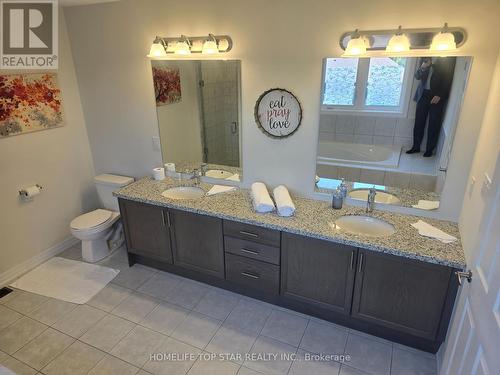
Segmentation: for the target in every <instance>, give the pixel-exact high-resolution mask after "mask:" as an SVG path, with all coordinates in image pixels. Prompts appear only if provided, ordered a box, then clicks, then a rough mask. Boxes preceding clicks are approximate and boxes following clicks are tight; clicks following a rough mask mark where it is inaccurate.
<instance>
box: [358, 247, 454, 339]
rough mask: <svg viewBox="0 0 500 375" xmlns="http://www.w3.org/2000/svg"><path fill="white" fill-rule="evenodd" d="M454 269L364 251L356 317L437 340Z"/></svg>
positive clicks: (360, 264)
mask: <svg viewBox="0 0 500 375" xmlns="http://www.w3.org/2000/svg"><path fill="white" fill-rule="evenodd" d="M450 276H451V268H449V267H445V266H440V265H435V264H430V263H424V262H419V261H415V260H411V259H407V258H402V257H397V256H392V255H386V254H377V253H374V252H372V251H367V250H360V251H359V257H358V264H357V275H356V285H355V288H354V297H353V306H352V316H353V317H354V318H356V319H361V320H363V321H367V322H371V323H374V324H378V325H382V326H384V327H388V328H392V329H395V330H398V331H401V332H405V333H409V334H412V335H416V336H419V337H423V338H427V339H432V340H433V339H435V337H436V334H437V331H438V328H439V324H440V321H441V314H442V311H443V308H444V305H445V300H446V296H447V292H448V285H449V282H450Z"/></svg>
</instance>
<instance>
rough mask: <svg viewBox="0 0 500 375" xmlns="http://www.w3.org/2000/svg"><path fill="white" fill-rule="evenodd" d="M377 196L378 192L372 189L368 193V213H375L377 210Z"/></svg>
mask: <svg viewBox="0 0 500 375" xmlns="http://www.w3.org/2000/svg"><path fill="white" fill-rule="evenodd" d="M376 195H377V190H376V189H375V188H374V187H372V188H371V189H370V192H369V193H368V199H367V200H366V212H373V209H374V208H375V196H376Z"/></svg>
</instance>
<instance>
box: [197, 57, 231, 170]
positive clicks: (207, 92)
mask: <svg viewBox="0 0 500 375" xmlns="http://www.w3.org/2000/svg"><path fill="white" fill-rule="evenodd" d="M198 75H199V87H200V90H199V95H200V98H199V99H200V104H201V111H200V116H201V119H200V120H201V121H200V123H201V124H202V129H201V133H202V142H203V145H202V147H203V161H204V162H205V163H210V164H219V165H228V166H234V167H239V166H240V155H239V150H240V147H239V142H240V136H239V132H240V129H239V120H238V113H239V112H238V105H239V100H238V97H239V88H238V84H239V75H240V72H239V61H222V60H208V61H200V63H199V71H198Z"/></svg>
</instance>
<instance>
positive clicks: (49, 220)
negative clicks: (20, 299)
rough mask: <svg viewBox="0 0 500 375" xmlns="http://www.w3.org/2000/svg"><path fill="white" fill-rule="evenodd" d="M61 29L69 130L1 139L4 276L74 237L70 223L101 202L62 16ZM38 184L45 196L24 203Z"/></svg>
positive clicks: (62, 79) (0, 256) (0, 264)
mask: <svg viewBox="0 0 500 375" xmlns="http://www.w3.org/2000/svg"><path fill="white" fill-rule="evenodd" d="M59 25H60V36H59V43H60V45H59V54H60V60H59V71H58V73H59V75H58V77H59V85H60V88H61V91H62V105H63V111H64V122H65V126H63V127H60V128H56V129H50V130H44V131H40V132H36V133H29V134H24V135H18V136H14V137H11V138H4V139H0V207H1V214H0V239H1V241H0V278H2V276H3V275H2V274H4V273H5V272H6V271H7V270H11V269H12V268H13V267H15V266H19V265H20V264H21V263H23V262H25V261H28V260H29V259H30V258H32V257H35V256H37V255H40V254H41V253H42V252H43V251H44V250H46V249H49V248H50V247H52V246H54V245H57V244H59V243H61V242H62V241H64V240H65V239H67V238H69V237H70V236H71V234H70V231H69V223H70V221H71V220H72V219H73V218H75V217H76V216H77V215H79V214H81V213H82V212H83V211H86V210H89V209H91V208H93V207H94V206H95V205H96V204H97V201H96V199H97V196H96V194H95V191H94V185H93V180H92V178H93V176H94V175H93V173H94V171H93V166H92V159H91V156H90V148H89V143H88V139H87V132H86V129H85V122H84V118H83V112H82V108H81V104H80V95H79V92H78V85H77V81H76V76H75V72H74V69H73V61H72V57H71V51H70V49H69V41H68V36H67V33H66V28H65V24H64V19H63V17H60V20H59ZM2 73H10V72H5V71H3V72H2ZM34 183H38V184H40V185H42V186H43V188H44V189H43V192H42V194H41V195H39V196H37V197H36V198H35V200H34V201H32V202H29V203H22V202H21V201H20V200H19V198H18V196H19V195H18V190H19V189H20V188H22V187H24V186H27V185H31V184H34ZM4 275H5V274H4Z"/></svg>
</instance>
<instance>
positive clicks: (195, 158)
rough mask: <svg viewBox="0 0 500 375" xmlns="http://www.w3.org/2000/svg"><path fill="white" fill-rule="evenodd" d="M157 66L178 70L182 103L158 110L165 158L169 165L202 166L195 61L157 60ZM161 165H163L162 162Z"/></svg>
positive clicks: (164, 106)
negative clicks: (191, 163)
mask: <svg viewBox="0 0 500 375" xmlns="http://www.w3.org/2000/svg"><path fill="white" fill-rule="evenodd" d="M154 63H155V66H168V67H178V68H179V73H180V77H181V97H182V99H181V101H180V102H178V103H172V104H166V105H161V106H158V107H156V111H157V113H158V124H160V125H159V127H160V139H161V147H162V152H163V158H164V160H165V161H166V162H169V163H172V162H173V163H178V162H182V161H183V162H196V163H201V162H202V160H203V158H202V153H201V125H200V105H199V98H198V89H197V88H198V72H197V69H198V68H197V63H196V62H195V61H183V62H182V63H178V62H176V61H155V62H154ZM160 165H161V163H160Z"/></svg>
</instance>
